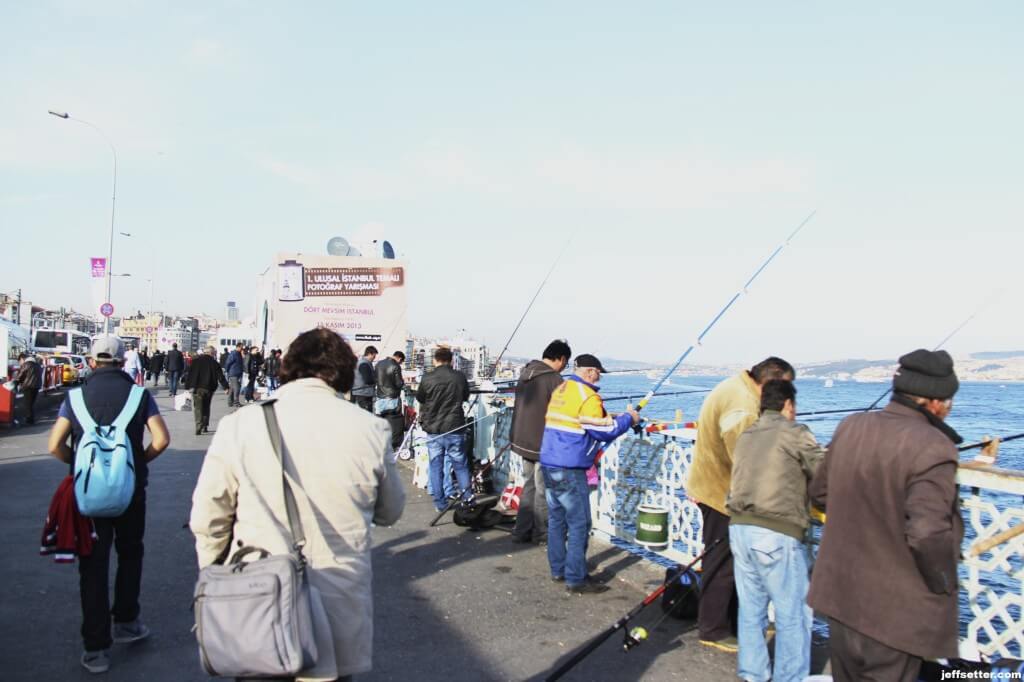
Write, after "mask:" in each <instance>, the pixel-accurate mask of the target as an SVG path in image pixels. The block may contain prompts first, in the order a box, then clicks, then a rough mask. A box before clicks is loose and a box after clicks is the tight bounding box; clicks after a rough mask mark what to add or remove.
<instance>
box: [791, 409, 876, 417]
mask: <svg viewBox="0 0 1024 682" xmlns="http://www.w3.org/2000/svg"><path fill="white" fill-rule="evenodd" d="M871 409H875V408H873V407H871V408H868V410H871ZM868 410H865V409H864V408H863V407H850V408H846V409H844V410H812V411H810V412H797V413H796V416H798V417H815V416H818V415H821V414H847V413H850V412H867V411H868Z"/></svg>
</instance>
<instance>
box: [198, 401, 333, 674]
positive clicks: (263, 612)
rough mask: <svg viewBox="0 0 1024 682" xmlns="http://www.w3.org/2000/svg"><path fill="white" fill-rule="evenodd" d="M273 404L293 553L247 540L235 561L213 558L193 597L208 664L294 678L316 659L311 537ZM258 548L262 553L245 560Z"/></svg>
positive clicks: (269, 410) (267, 408)
mask: <svg viewBox="0 0 1024 682" xmlns="http://www.w3.org/2000/svg"><path fill="white" fill-rule="evenodd" d="M273 403H274V401H273V400H270V401H268V402H265V403H263V405H262V407H263V416H264V418H265V419H266V423H267V432H268V434H269V435H270V442H271V444H272V445H273V447H274V454H275V455H277V459H278V462H279V463H280V464H281V480H282V483H283V486H284V499H285V507H286V509H287V514H288V525H289V527H290V529H291V535H292V551H291V552H289V553H288V554H270V553H269V552H267V551H266V550H265V549H261V548H259V547H251V546H246V547H242V548H241V549H239V550H238V552H237V553H236V554H235V555H234V557H232V559H231V563H230V564H227V565H217V564H214V565H212V566H207V567H206V568H204V569H203V570H201V571H200V572H199V580H198V581H197V582H196V589H195V595H194V599H193V607H194V611H195V617H196V624H195V632H196V639H197V640H198V642H199V658H200V660H201V662H202V664H203V668H204V669H205V670H206V672H207V673H209V674H210V675H214V676H221V677H291V676H294V675H295V674H296V673H298V672H299V671H301V670H305V669H307V668H310V667H312V666H313V665H314V664H315V663H316V658H317V649H316V639H315V637H314V633H313V617H312V613H311V608H310V597H309V583H308V579H307V575H306V559H305V557H304V556H303V554H302V548H303V546H304V545H305V544H306V536H305V534H304V533H303V532H302V521H301V519H300V518H299V512H298V509H297V508H296V505H295V496H294V494H293V493H292V489H291V486H290V485H289V484H288V477H287V476H286V475H285V473H284V448H283V441H282V439H281V429H280V427H279V426H278V423H277V415H276V414H275V413H274V407H273ZM255 553H258V554H259V558H258V559H256V560H254V561H248V562H245V561H243V559H244V558H245V557H247V556H249V555H250V554H255Z"/></svg>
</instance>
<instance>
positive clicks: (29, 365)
mask: <svg viewBox="0 0 1024 682" xmlns="http://www.w3.org/2000/svg"><path fill="white" fill-rule="evenodd" d="M42 374H43V372H42V370H41V369H39V363H38V362H36V361H35V360H26V361H25V363H24V364H23V365H21V366H20V367H18V372H17V374H15V375H14V383H16V384H18V386H19V388H21V389H22V390H30V389H36V390H39V386H40V385H41V384H42V380H41V377H42Z"/></svg>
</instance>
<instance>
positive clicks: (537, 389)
mask: <svg viewBox="0 0 1024 682" xmlns="http://www.w3.org/2000/svg"><path fill="white" fill-rule="evenodd" d="M571 357H572V349H571V348H569V344H568V343H566V342H565V341H563V340H561V339H555V340H554V341H552V342H551V343H549V344H548V347H547V348H545V349H544V354H543V355H542V356H541V359H540V360H531V361H530V362H529V363H527V364H526V366H525V367H523V371H522V372H520V374H519V382H518V383H517V384H516V402H515V406H514V407H513V411H512V427H511V429H510V438H509V440H511V442H512V452H514V453H516V454H517V455H519V456H520V457H522V458H523V492H522V493H521V494H520V496H519V512H518V513H517V514H516V527H515V528H514V529H513V530H512V541H513V542H535V543H537V544H543V543H546V542H547V540H548V505H547V501H546V500H545V499H544V496H545V494H546V493H545V488H544V476H543V474H542V473H541V470H540V467H539V466H538V465H537V462H538V461H539V460H540V444H541V440H542V439H543V437H544V416H545V415H546V414H547V411H548V403H549V402H551V394H552V393H554V392H555V389H556V388H558V387H559V385H561V383H562V370H564V369H565V367H566V365H568V364H569V359H570V358H571Z"/></svg>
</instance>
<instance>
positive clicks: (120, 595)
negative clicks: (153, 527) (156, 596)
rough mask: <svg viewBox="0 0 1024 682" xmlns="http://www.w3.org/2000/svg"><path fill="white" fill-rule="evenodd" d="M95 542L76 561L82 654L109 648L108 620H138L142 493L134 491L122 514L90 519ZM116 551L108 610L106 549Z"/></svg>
mask: <svg viewBox="0 0 1024 682" xmlns="http://www.w3.org/2000/svg"><path fill="white" fill-rule="evenodd" d="M93 525H94V526H95V528H96V535H97V538H98V539H97V540H96V542H95V543H93V546H92V554H90V555H89V556H87V557H80V558H79V560H78V576H79V581H78V585H79V590H80V592H81V597H82V640H83V642H84V643H85V650H86V651H102V650H103V649H109V648H110V645H111V644H112V643H113V639H112V637H111V636H110V617H111V614H113V617H114V622H116V623H130V622H131V621H133V620H135V619H136V618H138V617H139V591H140V589H141V587H142V554H143V547H142V536H143V535H144V534H145V532H146V490H145V488H143V489H142V490H137V491H136V492H135V497H133V498H132V502H131V504H130V505H128V509H126V510H125V512H124V514H121V516H118V517H115V518H112V519H93ZM111 545H113V546H114V548H115V549H116V550H117V577H116V579H115V580H114V608H113V609H111V608H110V585H109V582H110V578H109V573H110V570H109V567H110V547H111Z"/></svg>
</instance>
